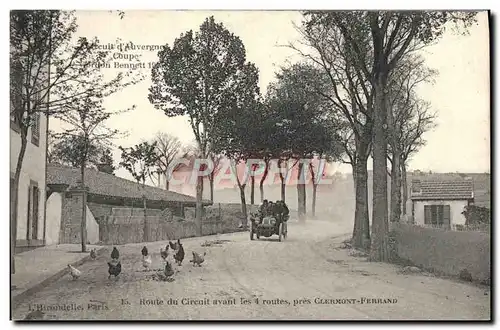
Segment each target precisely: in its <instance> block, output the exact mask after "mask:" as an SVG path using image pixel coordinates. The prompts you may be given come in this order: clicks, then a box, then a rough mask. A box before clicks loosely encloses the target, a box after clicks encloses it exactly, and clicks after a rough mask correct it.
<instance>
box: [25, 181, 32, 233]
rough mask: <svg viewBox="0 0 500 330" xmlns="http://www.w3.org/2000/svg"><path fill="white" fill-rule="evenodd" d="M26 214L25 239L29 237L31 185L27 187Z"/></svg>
mask: <svg viewBox="0 0 500 330" xmlns="http://www.w3.org/2000/svg"><path fill="white" fill-rule="evenodd" d="M27 210H28V214H27V218H26V240H29V239H30V226H31V187H30V188H29V189H28V208H27Z"/></svg>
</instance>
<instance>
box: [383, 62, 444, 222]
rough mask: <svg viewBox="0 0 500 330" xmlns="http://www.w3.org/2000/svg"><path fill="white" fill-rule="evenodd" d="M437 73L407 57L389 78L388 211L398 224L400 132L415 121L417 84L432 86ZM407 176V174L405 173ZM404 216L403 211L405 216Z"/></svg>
mask: <svg viewBox="0 0 500 330" xmlns="http://www.w3.org/2000/svg"><path fill="white" fill-rule="evenodd" d="M435 74H436V72H435V71H434V70H430V69H428V68H427V67H426V66H425V64H424V60H423V58H422V57H421V56H418V55H414V54H408V55H407V56H405V57H404V58H402V59H401V61H400V62H399V64H398V66H397V67H396V69H395V70H394V71H393V72H392V73H391V76H390V77H389V85H388V89H389V92H388V96H387V97H388V108H389V111H388V116H387V124H388V140H389V143H388V155H387V156H388V158H387V159H388V160H389V161H390V163H391V173H390V177H391V194H390V195H391V204H390V205H391V210H390V220H391V221H392V222H396V221H399V219H400V217H401V204H402V201H401V184H402V182H405V185H406V177H402V175H401V172H402V171H401V169H402V158H403V151H404V150H405V149H406V148H407V146H406V145H404V143H405V142H409V141H406V139H404V136H403V132H404V131H406V128H407V127H408V125H411V124H412V123H411V121H412V120H413V119H414V118H413V117H414V112H415V107H416V106H417V104H418V103H420V102H421V100H420V99H419V97H418V95H417V94H416V89H417V87H418V85H419V84H421V83H425V82H432V78H433V76H435ZM404 176H406V170H405V171H404ZM406 200H407V193H406V194H404V195H403V204H404V207H406ZM404 214H406V211H405V212H404Z"/></svg>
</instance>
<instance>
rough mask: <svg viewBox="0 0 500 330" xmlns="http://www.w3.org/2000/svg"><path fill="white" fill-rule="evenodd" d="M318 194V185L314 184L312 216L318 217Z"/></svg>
mask: <svg viewBox="0 0 500 330" xmlns="http://www.w3.org/2000/svg"><path fill="white" fill-rule="evenodd" d="M317 192H318V184H316V183H313V196H312V206H311V208H312V216H313V217H316V194H317Z"/></svg>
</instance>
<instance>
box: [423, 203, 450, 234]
mask: <svg viewBox="0 0 500 330" xmlns="http://www.w3.org/2000/svg"><path fill="white" fill-rule="evenodd" d="M424 223H425V224H426V225H428V226H432V227H440V228H450V206H449V205H425V206H424Z"/></svg>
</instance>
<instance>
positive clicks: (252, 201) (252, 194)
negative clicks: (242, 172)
mask: <svg viewBox="0 0 500 330" xmlns="http://www.w3.org/2000/svg"><path fill="white" fill-rule="evenodd" d="M254 198H255V176H253V175H252V176H251V177H250V204H252V205H254V204H255V199H254Z"/></svg>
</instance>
